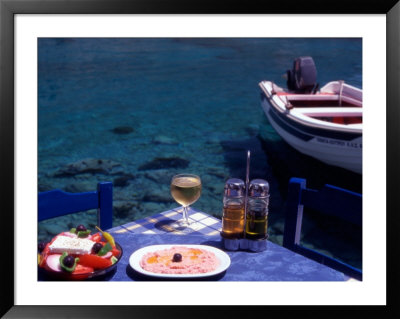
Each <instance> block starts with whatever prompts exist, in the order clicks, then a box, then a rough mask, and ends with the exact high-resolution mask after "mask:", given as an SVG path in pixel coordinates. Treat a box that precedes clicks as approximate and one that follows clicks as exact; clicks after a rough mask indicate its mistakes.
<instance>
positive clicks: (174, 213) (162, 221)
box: [109, 207, 221, 236]
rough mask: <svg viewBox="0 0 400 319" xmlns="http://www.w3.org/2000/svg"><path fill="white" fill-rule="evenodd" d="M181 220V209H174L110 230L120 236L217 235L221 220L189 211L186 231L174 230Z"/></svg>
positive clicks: (192, 210)
mask: <svg viewBox="0 0 400 319" xmlns="http://www.w3.org/2000/svg"><path fill="white" fill-rule="evenodd" d="M181 218H182V208H181V207H179V208H176V209H172V210H169V211H165V212H162V213H159V214H155V215H153V216H150V217H145V218H143V219H139V220H135V221H132V222H130V223H127V224H124V225H121V226H116V227H113V228H111V229H110V230H109V231H110V232H111V233H116V234H121V233H125V232H132V233H136V234H157V235H161V234H175V235H187V234H190V235H196V234H199V235H210V236H213V235H219V233H220V231H221V220H220V219H217V218H215V217H213V216H210V215H208V214H206V213H203V212H200V211H196V210H194V209H192V208H190V210H189V220H190V225H189V226H188V227H187V228H186V229H183V228H182V229H180V228H178V229H176V228H174V227H172V226H173V224H174V223H176V221H177V220H179V219H181Z"/></svg>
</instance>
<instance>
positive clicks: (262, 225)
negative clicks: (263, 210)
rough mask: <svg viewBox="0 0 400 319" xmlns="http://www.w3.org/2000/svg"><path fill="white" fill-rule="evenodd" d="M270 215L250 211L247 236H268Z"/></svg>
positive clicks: (250, 237) (247, 221) (258, 237)
mask: <svg viewBox="0 0 400 319" xmlns="http://www.w3.org/2000/svg"><path fill="white" fill-rule="evenodd" d="M267 229H268V215H266V214H260V212H255V211H249V212H248V213H247V215H246V238H249V239H262V238H265V237H266V236H267Z"/></svg>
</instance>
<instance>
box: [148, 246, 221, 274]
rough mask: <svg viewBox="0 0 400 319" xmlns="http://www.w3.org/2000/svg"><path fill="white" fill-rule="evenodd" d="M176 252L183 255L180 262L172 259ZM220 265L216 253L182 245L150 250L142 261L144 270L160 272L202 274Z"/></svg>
mask: <svg viewBox="0 0 400 319" xmlns="http://www.w3.org/2000/svg"><path fill="white" fill-rule="evenodd" d="M176 253H178V254H181V255H182V260H181V261H179V262H173V261H172V258H173V256H174V254H176ZM218 265H219V260H218V258H217V257H216V256H215V255H214V253H212V252H209V251H207V250H204V249H198V248H188V247H182V246H174V247H171V248H169V249H163V250H158V251H155V252H149V253H147V254H145V255H144V256H143V257H142V260H141V261H140V266H141V267H142V268H143V269H144V270H147V271H149V272H153V273H158V274H201V273H206V272H211V271H213V270H215V269H216V268H217V267H218Z"/></svg>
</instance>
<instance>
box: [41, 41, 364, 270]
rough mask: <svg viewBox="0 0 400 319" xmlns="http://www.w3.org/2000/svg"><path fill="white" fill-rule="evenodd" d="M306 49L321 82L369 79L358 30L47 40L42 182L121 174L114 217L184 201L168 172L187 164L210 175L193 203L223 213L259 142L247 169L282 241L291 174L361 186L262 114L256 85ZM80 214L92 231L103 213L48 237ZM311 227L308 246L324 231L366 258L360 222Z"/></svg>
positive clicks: (70, 183) (70, 182)
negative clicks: (228, 191) (230, 185)
mask: <svg viewBox="0 0 400 319" xmlns="http://www.w3.org/2000/svg"><path fill="white" fill-rule="evenodd" d="M304 55H310V56H312V57H313V58H314V61H315V63H316V66H317V70H318V82H319V83H320V85H321V86H322V85H324V84H325V83H327V82H329V81H332V80H339V79H341V80H345V81H346V82H347V83H349V84H351V85H354V86H356V87H359V88H362V41H361V39H334V38H329V39H318V38H316V39H302V38H296V39H289V38H286V39H279V38H276V39H275V38H274V39H262V38H256V39H252V38H229V39H227V38H207V39H202V38H196V39H190V38H184V39H182V38H178V39H172V38H162V39H159V38H149V39H143V38H137V39H136V38H133V39H130V38H124V39H101V38H98V39H86V38H85V39H83V38H79V39H74V38H68V39H45V38H42V39H39V40H38V84H39V85H38V191H46V190H50V189H54V188H60V189H63V190H65V191H70V192H79V191H89V190H93V189H95V188H96V184H97V182H98V181H112V182H113V183H114V220H113V223H114V226H116V225H119V224H123V223H126V222H129V221H132V220H135V219H139V218H143V217H145V216H150V215H153V214H155V213H157V212H160V211H164V210H168V209H171V208H173V207H176V206H177V204H176V203H175V202H174V201H173V199H172V198H171V196H170V191H169V183H170V179H171V177H172V176H173V175H174V174H176V173H180V172H188V173H194V174H197V175H199V176H200V177H201V178H202V182H203V190H202V195H201V198H200V199H199V200H198V201H197V202H196V203H195V204H194V205H193V208H195V209H198V210H202V211H204V212H207V213H209V214H212V215H214V216H217V217H220V216H221V212H222V194H223V186H224V183H225V181H226V180H227V179H228V178H229V177H238V178H242V179H244V178H245V164H246V151H247V150H248V149H250V150H251V152H252V158H251V174H250V175H251V176H250V177H251V178H264V179H267V180H268V181H269V183H270V185H271V204H270V217H269V221H270V225H269V233H270V238H271V240H272V241H275V242H277V243H280V242H281V241H282V231H283V212H284V211H283V209H284V205H285V197H286V189H287V184H288V180H289V178H290V177H292V176H296V177H303V178H307V181H308V185H310V186H314V187H317V188H318V187H320V186H322V185H323V184H325V183H329V184H333V185H336V186H340V187H344V188H347V189H350V190H353V191H357V192H362V189H361V187H362V176H361V175H358V174H354V173H351V172H348V171H345V170H342V169H339V168H335V167H331V166H327V165H324V164H321V163H320V162H318V161H316V160H313V159H311V158H309V157H306V156H303V155H301V154H299V153H298V152H296V151H294V150H293V149H292V148H290V147H289V146H288V145H287V144H286V143H285V142H284V141H283V140H282V139H281V138H280V137H279V136H278V135H277V134H276V133H275V131H274V130H273V129H272V128H271V126H270V125H269V123H268V121H267V120H266V118H265V115H264V114H263V112H262V109H261V106H260V95H259V88H258V82H260V81H261V80H272V81H274V82H276V83H277V84H278V85H280V86H283V87H285V85H286V84H285V79H284V78H283V77H282V75H283V74H284V73H285V71H286V70H287V69H289V68H291V67H292V63H293V60H294V59H295V58H296V57H298V56H304ZM99 160H100V161H101V162H100V163H102V164H99ZM83 161H84V162H85V163H86V164H87V165H89V166H83V163H82V162H83ZM72 163H75V164H74V165H75V166H74V169H73V170H71V169H67V167H68V165H70V164H72ZM81 221H83V222H84V223H86V225H87V226H89V227H90V228H94V225H95V223H96V218H95V214H94V213H93V212H89V213H83V214H79V215H78V216H69V217H62V218H57V219H53V220H49V221H46V222H42V223H40V224H39V228H38V237H39V240H47V239H48V238H51V236H53V235H54V234H56V233H58V232H60V231H63V230H65V229H66V228H69V227H72V226H76V223H81ZM304 227H305V231H306V234H307V235H306V236H305V237H304V239H303V240H304V242H305V243H307V242H308V241H310V242H311V240H312V239H315V238H316V239H317V240H318V242H319V243H320V246H321V247H322V246H324V249H326V250H327V251H328V252H329V253H330V254H332V255H333V256H336V255H338V254H340V255H345V259H346V261H349V262H351V263H353V264H354V265H356V266H359V265H360V263H361V232H360V230H358V229H352V228H349V227H347V226H344V225H337V224H336V221H334V220H333V221H327V220H315V219H313V218H312V217H310V218H309V220H307V219H306V220H305V226H304ZM323 231H328V235H327V236H322V235H321V234H322V232H323ZM333 238H335V239H336V238H338V239H339V244H332V243H333V242H336V240H332V239H333ZM345 244H346V245H350V249H348V250H345V248H344V245H345ZM316 248H319V247H318V244H317V245H316Z"/></svg>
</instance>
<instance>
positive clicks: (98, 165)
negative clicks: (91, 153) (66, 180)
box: [53, 158, 121, 177]
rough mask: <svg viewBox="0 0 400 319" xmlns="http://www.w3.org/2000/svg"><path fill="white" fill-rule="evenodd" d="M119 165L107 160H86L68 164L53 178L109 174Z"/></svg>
mask: <svg viewBox="0 0 400 319" xmlns="http://www.w3.org/2000/svg"><path fill="white" fill-rule="evenodd" d="M117 166H121V164H119V163H117V162H114V161H112V160H109V159H100V158H99V159H98V158H86V159H83V160H80V161H77V162H74V163H70V164H67V165H65V166H64V167H62V168H60V169H59V170H57V171H56V172H55V173H54V175H53V176H54V177H63V176H73V175H78V174H85V173H92V174H94V173H102V174H111V173H112V171H113V169H114V168H115V167H117Z"/></svg>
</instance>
